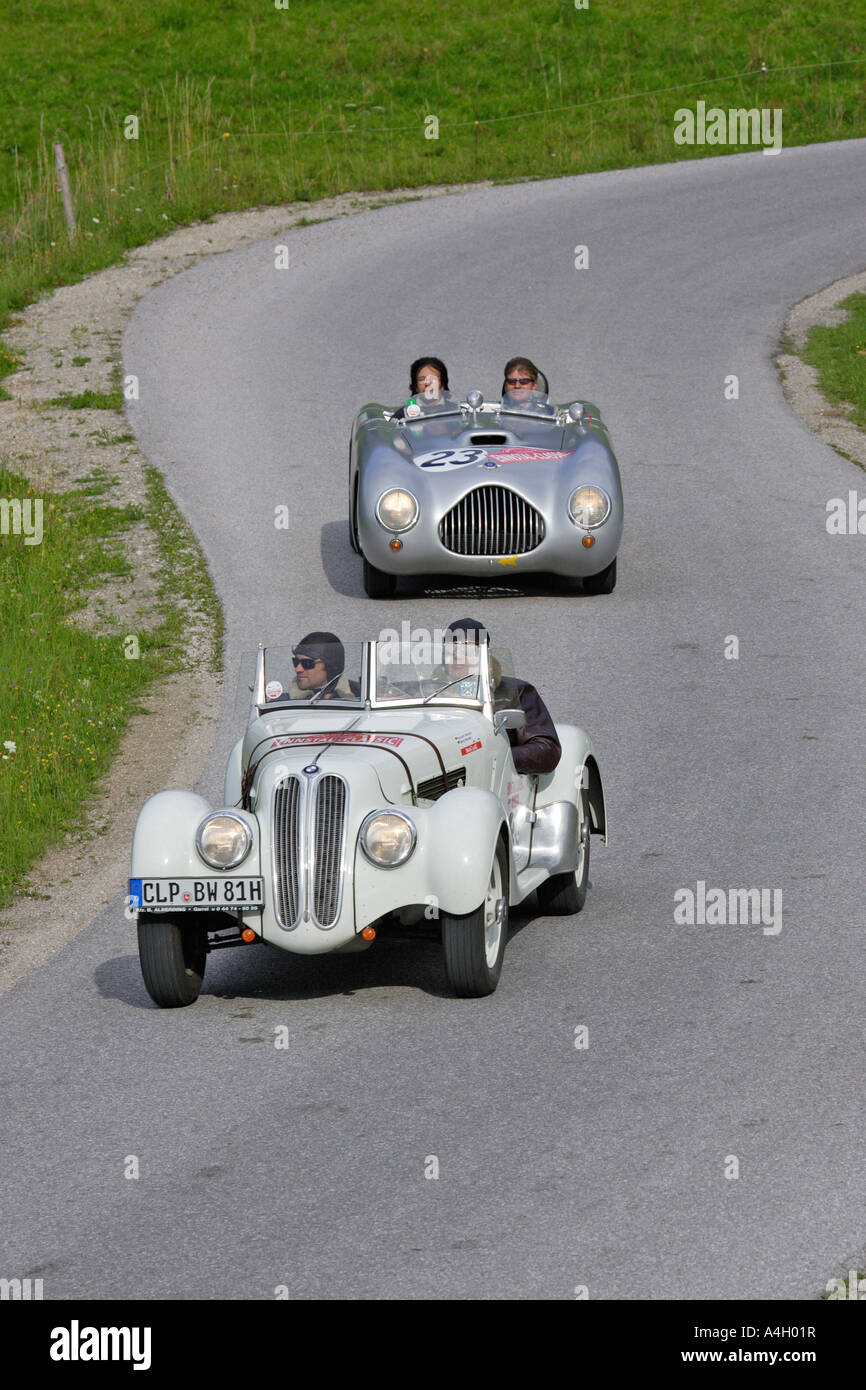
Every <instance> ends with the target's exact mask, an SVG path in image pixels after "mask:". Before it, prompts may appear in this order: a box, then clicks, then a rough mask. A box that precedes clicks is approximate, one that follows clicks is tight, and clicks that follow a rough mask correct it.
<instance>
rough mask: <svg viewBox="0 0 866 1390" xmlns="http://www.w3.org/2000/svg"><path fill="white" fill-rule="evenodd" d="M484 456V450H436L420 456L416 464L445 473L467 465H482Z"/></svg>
mask: <svg viewBox="0 0 866 1390" xmlns="http://www.w3.org/2000/svg"><path fill="white" fill-rule="evenodd" d="M484 456H485V451H484V449H434V451H433V453H432V454H419V455H418V457H417V458H416V459H415V462H416V464H417V465H418V467H419V468H429V469H431V470H432V469H434V468H435V469H436V470H437V471H439V472H442V473H445V472H447V471H448V469H450V468H463V467H464V466H465V465H466V464H467V463H480V462H481V460H482V459H483V458H484Z"/></svg>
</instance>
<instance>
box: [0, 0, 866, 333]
mask: <svg viewBox="0 0 866 1390" xmlns="http://www.w3.org/2000/svg"><path fill="white" fill-rule="evenodd" d="M864 19H866V3H864V0H854V2H853V3H851V4H849V5H847V6H846V7H838V6H837V7H832V8H828V7H822V6H816V5H814V3H813V0H789V3H787V4H785V5H784V6H768V5H767V4H766V3H765V0H730V3H727V4H724V5H714V6H696V5H695V4H694V3H693V0H606V3H595V0H593V3H592V4H590V6H589V8H588V9H586V10H576V9H575V8H574V4H573V0H536V3H533V4H532V5H527V6H524V7H519V6H518V7H512V8H511V9H509V10H507V11H504V10H503V8H502V5H501V3H500V0H476V3H475V4H473V5H471V6H467V5H465V4H464V0H413V4H412V6H411V7H410V8H409V9H408V10H407V8H406V6H405V5H404V4H403V3H402V0H400V2H399V3H398V0H290V3H289V7H288V9H286V10H277V9H276V8H275V7H274V5H273V4H272V3H269V0H222V3H220V4H219V5H218V6H213V5H202V4H201V3H200V0H195V2H194V0H150V3H148V4H147V5H145V6H142V5H118V4H117V3H116V0H76V3H75V5H70V4H69V3H68V0H40V4H39V5H34V4H33V3H31V0H6V5H5V7H4V26H3V27H4V48H5V51H6V53H7V55H8V63H7V72H6V75H5V81H4V83H3V86H2V90H0V241H2V242H3V243H5V245H4V246H3V250H4V253H5V255H4V260H5V267H4V269H3V272H2V274H0V328H2V326H3V322H4V320H5V316H6V314H7V313H8V312H10V311H13V310H15V309H16V308H20V307H21V306H22V305H24V304H26V303H27V302H29V300H30V299H32V298H33V296H34V295H35V294H37V293H38V292H39V291H40V290H43V289H45V288H48V287H51V286H52V285H55V284H61V283H66V282H68V281H69V280H71V279H75V278H76V277H80V276H81V275H84V274H87V273H88V272H90V271H92V270H95V269H98V268H100V267H102V266H105V265H108V264H110V263H112V262H113V261H116V260H117V259H118V258H119V257H120V256H121V255H122V253H123V251H124V250H125V249H127V248H129V247H132V246H135V245H139V244H141V243H143V242H146V241H150V240H152V239H153V237H155V236H157V235H159V234H160V233H162V232H165V231H167V230H169V229H171V228H172V227H174V226H177V225H179V224H183V223H187V222H189V221H190V220H192V219H194V218H207V217H210V216H212V215H213V214H215V213H217V212H220V211H223V210H227V209H232V208H242V207H248V206H251V205H254V204H257V203H274V202H280V201H287V200H297V199H312V198H318V197H321V196H323V195H325V194H333V193H338V192H342V191H345V190H347V189H364V190H370V189H378V188H382V189H387V188H394V187H397V186H399V185H405V186H408V187H413V186H417V185H420V184H424V183H444V182H452V181H465V180H473V179H487V178H489V179H495V180H506V181H510V180H513V179H520V178H536V177H547V176H550V175H557V174H566V173H583V172H586V171H588V170H597V169H609V168H614V167H625V166H628V165H636V164H648V163H653V162H657V161H659V160H670V159H681V158H693V157H702V156H703V155H705V154H716V153H719V152H720V149H719V147H717V146H710V147H704V148H702V147H689V146H677V145H674V143H673V126H674V120H673V117H674V112H675V110H676V109H677V108H678V107H679V106H682V105H689V106H692V107H693V106H694V104H695V102H696V101H697V100H698V99H704V100H706V101H707V102H708V103H709V104H713V103H716V104H718V105H721V106H723V107H729V106H742V105H746V106H752V105H758V106H769V107H776V106H778V107H781V108H782V111H783V135H784V140H785V143H788V144H798V143H808V142H810V141H816V140H830V139H838V138H844V137H846V136H853V135H862V134H864V133H866V39H864V32H866V30H864ZM762 63H765V64H766V65H767V68H768V69H769V71H768V72H767V73H766V74H764V75H762V74H761V71H760V69H761V65H762ZM677 89H679V90H677ZM429 115H435V116H436V117H437V118H438V120H439V122H440V127H439V138H438V139H436V140H428V139H425V138H424V123H425V118H426V117H427V116H429ZM128 116H137V117H138V118H139V128H138V138H137V139H134V140H130V139H126V138H125V137H124V128H125V121H126V118H127V117H128ZM55 140H59V141H62V143H63V144H64V147H65V152H66V159H67V164H68V166H69V169H70V173H71V179H72V186H73V197H74V201H75V205H76V209H77V216H78V226H79V230H78V234H77V236H76V239H75V243H74V245H73V246H72V247H71V248H70V246H69V245H68V243H67V239H66V233H65V230H64V223H63V217H62V210H61V205H60V197H59V193H58V192H57V189H56V177H55V171H54V163H53V155H52V149H51V146H52V142H53V141H55Z"/></svg>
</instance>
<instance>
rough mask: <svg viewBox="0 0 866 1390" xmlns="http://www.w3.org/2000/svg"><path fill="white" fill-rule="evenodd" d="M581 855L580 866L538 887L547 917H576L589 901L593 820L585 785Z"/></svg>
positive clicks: (579, 815)
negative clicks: (591, 824) (587, 898)
mask: <svg viewBox="0 0 866 1390" xmlns="http://www.w3.org/2000/svg"><path fill="white" fill-rule="evenodd" d="M577 823H578V835H579V837H580V858H579V859H578V863H577V868H576V869H572V870H570V871H569V873H567V874H551V876H550V878H547V879H545V880H544V882H543V883H539V885H538V888H537V889H536V894H537V896H538V905H539V907H540V908H541V910H542V912H543V913H544V915H545V917H573V916H574V914H575V913H576V912H580V910H581V908H582V907H583V905H584V903H585V902H586V890H587V887H588V886H589V842H590V830H591V826H590V820H589V806H588V804H587V798H586V792H585V791H584V790H583V788H582V787H581V790H580V796H579V798H578V802H577Z"/></svg>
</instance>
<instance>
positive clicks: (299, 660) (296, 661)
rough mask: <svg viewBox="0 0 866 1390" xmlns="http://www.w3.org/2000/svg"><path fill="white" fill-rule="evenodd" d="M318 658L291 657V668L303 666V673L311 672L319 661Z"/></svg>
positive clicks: (319, 658)
mask: <svg viewBox="0 0 866 1390" xmlns="http://www.w3.org/2000/svg"><path fill="white" fill-rule="evenodd" d="M321 659H322V658H321V657H320V656H293V657H292V665H293V666H303V668H304V670H305V671H312V669H313V667H314V666H315V664H316V662H317V661H321Z"/></svg>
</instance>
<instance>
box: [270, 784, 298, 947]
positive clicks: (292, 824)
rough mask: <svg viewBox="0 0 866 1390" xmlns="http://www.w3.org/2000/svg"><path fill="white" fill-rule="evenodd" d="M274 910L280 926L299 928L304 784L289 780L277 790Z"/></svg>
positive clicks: (274, 822)
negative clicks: (302, 787) (302, 793)
mask: <svg viewBox="0 0 866 1390" xmlns="http://www.w3.org/2000/svg"><path fill="white" fill-rule="evenodd" d="M273 845H274V888H275V903H274V911H275V915H276V918H277V921H278V922H279V924H280V926H281V927H286V928H288V929H291V928H292V927H294V926H296V924H297V921H298V916H299V907H300V900H299V894H300V877H301V873H300V870H301V784H300V781H299V779H298V778H297V777H287V778H285V779H284V780H283V781H282V782H280V783H279V784H278V785H277V786H276V787H275V788H274V819H273Z"/></svg>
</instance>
